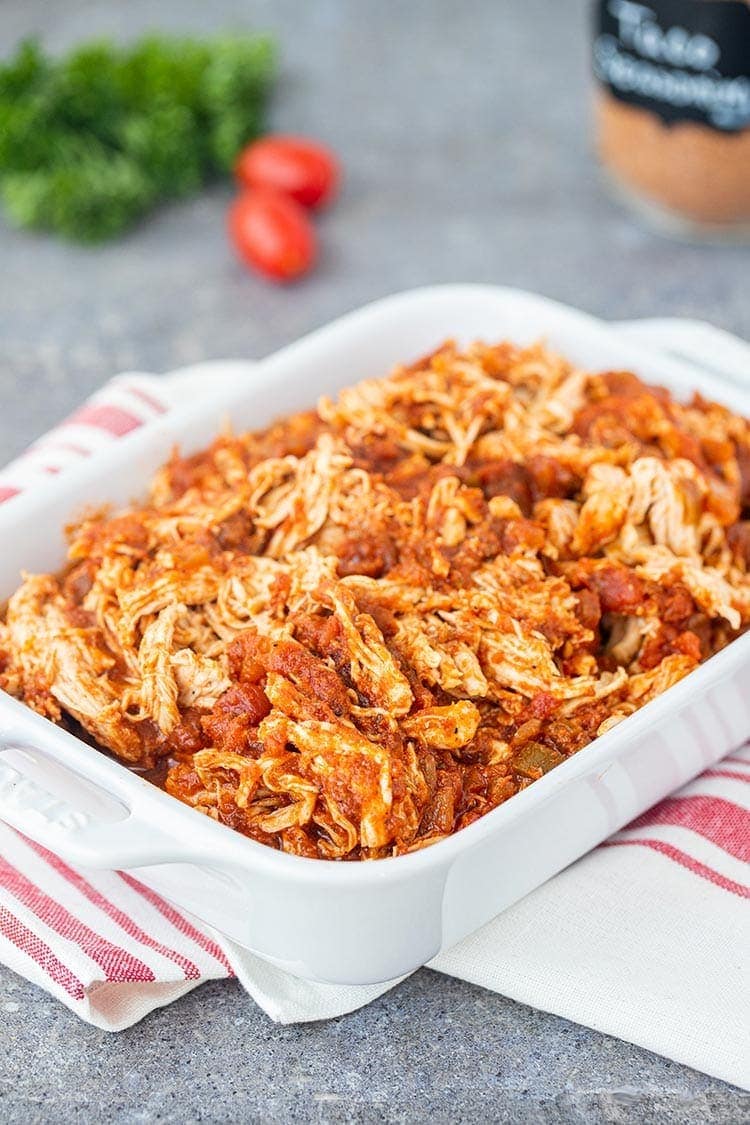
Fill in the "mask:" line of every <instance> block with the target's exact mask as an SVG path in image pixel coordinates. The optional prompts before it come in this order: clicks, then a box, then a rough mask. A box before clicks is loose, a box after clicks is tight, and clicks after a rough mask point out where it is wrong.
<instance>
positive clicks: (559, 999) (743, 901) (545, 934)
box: [0, 321, 750, 1089]
mask: <svg viewBox="0 0 750 1125" xmlns="http://www.w3.org/2000/svg"><path fill="white" fill-rule="evenodd" d="M621 330H622V331H623V332H627V333H628V334H630V335H632V336H638V337H639V338H642V339H648V341H649V342H650V343H651V344H652V346H653V345H654V343H658V344H659V345H660V346H663V347H665V349H668V350H670V351H674V352H678V353H680V354H681V356H682V357H683V358H688V359H689V358H690V356H691V355H695V354H696V348H697V350H698V356H697V358H698V359H699V361H700V362H701V363H704V362H705V361H706V358H707V357H708V359H709V362H710V366H711V367H712V368H714V369H715V370H716V369H719V370H722V371H723V372H724V373H725V374H726V375H727V377H729V378H734V379H735V380H736V379H741V378H742V375H743V367H744V371H746V372H747V373H748V375H750V348H748V347H747V345H744V344H742V342H741V341H738V340H735V339H734V338H732V337H726V335H725V334H718V333H717V334H714V332H713V330H711V329H710V328H708V326H704V325H695V324H689V325H683V324H681V323H680V322H676V321H670V322H663V321H661V322H659V323H658V325H653V324H650V323H649V322H640V323H639V324H633V325H623V326H621ZM698 338H699V343H700V347H702V348H703V351H704V352H705V355H703V354H700V347H699V346H698V344H697V343H696V341H697V340H698ZM246 371H247V366H246V365H240V364H230V365H212V364H208V365H204V366H203V367H202V368H201V369H195V368H193V369H186V371H184V372H177V373H174V374H172V375H171V376H169V377H168V378H165V379H162V380H159V379H157V378H156V377H153V376H146V375H133V374H131V375H127V376H120V377H118V379H117V380H113V382H112V383H110V384H108V385H107V387H105V388H104V389H103V390H102V391H101V392H100V393H99V394H98V395H97V396H95V397H94V399H93V400H90V401H89V402H88V403H87V404H86V405H85V406H84V407H83V408H82V409H81V410H80V411H78V412H77V413H76V414H75V415H74V416H73V417H72V419H70V420H68V422H66V423H64V424H63V425H62V426H61V427H58V428H57V429H56V430H53V431H52V432H51V433H50V434H49V435H47V436H46V437H45V438H44V439H42V440H41V441H40V442H38V443H36V445H35V446H34V447H33V448H32V450H31V451H29V453H28V454H26V455H25V456H24V457H22V458H20V459H19V460H18V461H16V462H14V463H13V465H11V466H9V467H8V469H7V470H5V471H4V472H3V473H0V502H2V500H7V501H9V502H13V503H18V504H21V503H23V495H22V494H23V492H25V491H26V490H28V489H29V488H32V487H43V482H44V479H45V477H46V476H47V475H48V474H49V473H50V472H58V471H64V468H65V466H66V464H68V463H70V462H71V461H75V460H77V459H78V458H79V457H81V456H95V455H96V450H97V448H99V447H100V446H101V445H103V444H105V443H106V442H108V441H111V440H114V439H115V438H126V436H127V433H128V432H130V431H131V430H133V429H135V428H137V427H138V426H140V425H142V424H148V420H149V419H150V418H153V417H154V416H155V415H157V414H159V413H163V412H164V411H165V410H168V409H169V408H170V406H171V405H172V404H173V403H174V402H176V401H178V399H179V398H180V397H181V396H183V395H184V393H185V391H186V388H187V387H188V385H190V387H191V393H192V394H196V393H201V390H202V389H203V388H206V387H207V385H208V384H209V383H212V385H213V387H214V388H215V385H216V383H215V380H216V379H236V378H238V377H242V374H243V372H245V373H246ZM0 857H1V858H0V961H2V962H3V963H4V964H5V965H7V966H9V967H10V968H12V969H14V970H15V971H16V972H18V973H20V974H21V975H22V976H24V977H26V978H27V979H28V980H30V981H33V982H34V983H35V984H37V985H39V986H40V987H42V988H44V989H46V990H47V991H48V992H50V993H52V994H53V995H54V996H56V997H58V999H60V1000H61V1001H62V1002H63V1003H65V1004H66V1005H67V1006H68V1007H69V1008H70V1009H71V1010H72V1011H74V1012H76V1013H77V1014H78V1015H79V1016H80V1017H81V1018H83V1019H85V1020H87V1021H88V1022H90V1023H93V1024H95V1025H96V1026H98V1027H101V1028H104V1029H107V1030H111V1031H117V1030H120V1029H122V1028H124V1027H128V1026H130V1025H131V1024H133V1023H135V1022H136V1021H137V1020H139V1019H141V1018H143V1016H145V1015H147V1014H148V1012H150V1011H152V1010H153V1009H154V1008H157V1007H161V1006H163V1005H164V1004H168V1003H170V1002H171V1001H172V1000H175V999H177V998H178V997H179V996H181V995H183V994H184V993H185V992H187V991H189V990H190V989H192V988H194V987H195V986H196V985H198V984H200V983H201V982H202V981H205V980H213V979H217V978H222V977H227V976H230V975H236V976H237V977H238V979H239V980H240V981H241V983H242V984H243V986H244V987H245V989H246V990H247V992H248V993H249V994H250V995H251V996H252V997H253V998H254V999H255V1001H256V1002H257V1003H258V1004H259V1005H260V1006H261V1007H262V1008H263V1009H264V1011H266V1012H267V1013H268V1015H269V1016H270V1017H271V1018H272V1019H274V1020H276V1021H278V1022H282V1023H294V1022H303V1021H308V1020H318V1019H325V1018H330V1017H333V1016H339V1015H342V1014H344V1013H346V1012H350V1011H352V1010H354V1009H356V1008H359V1007H361V1006H362V1005H364V1004H367V1003H369V1002H370V1001H371V1000H373V999H374V998H375V997H377V996H378V995H380V994H382V993H383V992H384V991H386V990H387V989H389V988H391V987H394V986H396V985H397V984H398V982H391V983H389V984H384V985H379V986H368V987H362V988H355V987H338V986H332V985H321V984H315V983H312V982H309V981H303V980H299V979H297V978H295V977H292V976H289V975H288V974H286V973H284V972H282V971H281V970H279V969H276V968H274V967H272V966H270V965H268V964H267V963H265V962H263V961H262V960H260V959H259V958H257V957H255V956H254V955H253V954H251V953H249V952H248V951H247V950H244V949H242V948H240V947H239V946H237V945H235V944H234V943H232V942H229V941H227V940H226V939H225V938H223V937H221V936H220V935H219V934H216V933H215V932H213V931H211V930H210V929H209V928H208V927H206V926H205V925H203V924H202V923H200V922H198V921H196V920H195V919H192V918H190V917H188V916H186V915H185V914H184V913H183V912H181V911H179V910H177V909H176V908H174V907H173V906H171V905H170V904H169V903H167V902H165V901H164V900H163V899H161V898H160V897H159V896H158V895H156V894H155V893H154V892H153V891H151V890H149V889H148V888H146V887H145V886H143V885H142V884H141V883H139V882H138V880H137V879H136V878H134V877H133V876H132V875H130V874H128V873H125V872H99V871H97V872H91V871H82V870H80V871H79V870H75V869H73V868H71V867H69V866H68V865H67V864H65V863H64V862H63V861H62V860H60V859H59V858H58V857H57V856H54V855H52V854H51V853H50V852H48V851H46V850H45V849H44V848H42V847H40V846H39V845H37V844H34V843H32V842H31V841H29V840H27V839H26V838H24V837H22V836H21V835H19V834H18V833H17V832H15V831H13V830H12V829H11V828H9V827H7V826H5V825H0ZM749 961H750V747H743V748H741V749H739V750H737V751H736V752H735V753H733V754H731V755H730V756H729V757H727V758H725V759H724V760H723V762H721V763H720V764H719V765H718V766H716V767H714V768H713V769H710V770H708V771H706V772H705V773H704V774H703V775H702V776H701V777H700V778H698V779H697V780H695V781H694V782H692V783H691V784H689V785H688V786H686V787H685V788H684V789H682V790H680V791H679V792H678V793H677V794H674V795H673V796H672V797H670V798H668V799H667V800H666V801H663V802H661V804H659V805H657V806H656V807H655V808H654V809H651V810H650V811H649V812H647V813H645V814H644V815H643V816H641V817H639V818H638V819H637V820H636V821H635V822H633V824H631V825H630V826H628V828H626V829H625V830H623V831H622V832H620V833H618V834H617V835H616V836H614V837H612V838H611V839H610V840H609V841H607V842H606V843H605V844H604V845H602V846H601V847H599V848H596V849H595V850H594V851H593V852H591V853H590V854H589V855H587V856H585V857H584V858H583V859H581V860H579V861H578V862H577V863H575V864H573V865H572V866H571V867H569V868H568V869H567V870H566V871H564V872H562V873H561V874H560V875H558V876H557V877H556V878H554V879H552V880H550V881H549V882H548V883H546V884H545V885H544V886H542V887H540V888H539V889H538V890H536V891H534V892H533V893H532V894H530V895H529V896H528V897H527V898H525V899H524V900H523V901H522V902H520V903H518V904H517V905H516V906H514V907H512V908H511V909H510V910H507V911H506V912H505V913H503V914H502V915H501V916H500V917H498V918H496V919H495V920H494V921H492V922H490V923H488V924H487V925H486V926H484V927H483V928H482V929H481V930H478V931H477V932H476V933H475V934H473V935H471V936H470V937H468V938H466V939H465V940H464V941H462V942H461V943H460V944H459V945H457V946H455V947H454V948H453V949H451V950H449V951H448V952H446V953H443V954H441V955H440V956H439V957H438V958H436V959H435V961H433V962H432V963H431V964H430V966H429V967H430V968H431V969H434V970H436V971H438V972H444V973H448V974H450V975H452V976H456V977H460V978H462V979H464V980H467V981H471V982H472V983H474V984H477V985H481V986H483V987H485V988H488V989H491V990H493V991H495V992H499V993H501V994H503V995H504V996H508V997H511V998H513V999H515V1000H519V1001H522V1002H523V1003H526V1004H530V1005H532V1006H534V1007H537V1008H540V1009H542V1010H544V1011H549V1012H554V1013H556V1014H557V1015H560V1016H564V1017H566V1018H567V1019H570V1020H573V1021H576V1022H578V1023H582V1024H586V1025H587V1026H589V1027H593V1028H596V1029H598V1030H600V1031H604V1032H607V1033H609V1034H611V1035H616V1036H619V1037H620V1038H622V1039H626V1040H628V1041H630V1042H633V1043H637V1044H639V1045H640V1046H643V1047H646V1048H648V1049H650V1050H653V1051H656V1052H658V1053H659V1054H662V1055H665V1056H667V1057H669V1058H672V1059H675V1060H676V1061H678V1062H681V1063H685V1064H687V1065H689V1066H693V1067H695V1068H696V1069H698V1070H702V1071H705V1072H706V1073H708V1074H712V1075H714V1076H716V1077H718V1078H723V1079H725V1080H727V1081H729V1082H733V1083H735V1084H736V1085H738V1086H741V1087H744V1088H746V1089H750V963H749Z"/></svg>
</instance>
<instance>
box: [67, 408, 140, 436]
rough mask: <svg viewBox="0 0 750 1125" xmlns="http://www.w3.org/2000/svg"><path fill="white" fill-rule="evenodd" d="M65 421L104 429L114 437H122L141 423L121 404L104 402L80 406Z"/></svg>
mask: <svg viewBox="0 0 750 1125" xmlns="http://www.w3.org/2000/svg"><path fill="white" fill-rule="evenodd" d="M66 421H67V423H68V424H70V423H75V424H76V425H78V426H93V427H94V428H95V429H97V430H106V432H107V433H108V434H112V435H113V436H114V437H123V436H124V435H125V434H129V433H130V432H131V430H137V429H138V427H139V426H141V425H142V424H143V423H142V421H141V419H140V418H138V417H137V416H136V415H135V414H131V413H130V411H129V410H123V409H122V407H121V406H108V405H107V404H106V403H99V404H97V403H92V404H91V405H89V406H82V407H81V409H80V410H77V411H76V412H75V414H71V416H70V417H69V418H68V419H67V420H66Z"/></svg>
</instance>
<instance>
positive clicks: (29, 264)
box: [0, 0, 750, 1123]
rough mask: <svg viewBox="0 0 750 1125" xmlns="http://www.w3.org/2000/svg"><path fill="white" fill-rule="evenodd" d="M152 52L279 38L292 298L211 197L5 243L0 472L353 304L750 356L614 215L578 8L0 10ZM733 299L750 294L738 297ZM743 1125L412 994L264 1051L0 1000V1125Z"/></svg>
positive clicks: (0, 235) (748, 307)
mask: <svg viewBox="0 0 750 1125" xmlns="http://www.w3.org/2000/svg"><path fill="white" fill-rule="evenodd" d="M157 19H158V25H159V26H162V27H169V28H179V29H185V30H210V29H212V28H217V27H224V26H228V25H229V26H232V25H244V24H251V25H255V26H262V27H267V28H271V29H275V30H277V31H278V33H279V36H280V39H281V42H282V47H283V52H284V77H283V81H282V83H281V85H280V87H279V90H278V96H277V98H276V102H275V107H274V116H275V123H276V124H277V125H278V126H279V127H281V128H284V129H288V130H294V131H299V132H310V133H313V134H318V135H320V136H322V137H325V138H328V139H329V140H330V141H331V142H333V144H334V145H335V146H336V147H337V149H338V150H339V152H340V153H341V155H342V158H343V160H344V162H345V165H346V168H347V173H348V176H347V184H346V189H345V191H344V194H343V196H342V198H341V200H340V201H339V203H338V205H337V206H336V207H335V209H334V210H332V211H331V212H330V213H329V214H327V215H325V216H324V217H323V218H322V221H321V224H320V226H321V240H322V248H323V253H322V259H321V263H320V268H319V269H318V270H317V272H316V273H315V274H314V276H312V277H311V278H310V279H309V280H307V281H305V282H304V283H302V284H300V285H298V286H296V287H295V288H291V289H275V288H272V287H270V286H267V285H265V284H264V283H263V282H262V281H259V280H256V279H255V278H253V277H251V276H250V275H248V274H246V273H244V272H243V271H242V270H241V269H240V268H239V267H238V266H237V265H236V264H235V262H234V260H233V258H232V256H231V254H230V253H229V252H228V250H227V247H226V244H225V239H224V230H223V213H224V205H225V202H226V200H227V198H228V197H229V190H228V189H217V190H215V191H214V192H213V193H212V194H209V195H205V196H203V197H201V198H200V199H197V200H195V201H192V202H189V203H186V204H184V205H182V206H179V207H175V208H171V209H168V210H165V211H163V212H162V213H160V214H158V215H156V216H154V217H153V218H152V219H150V220H149V221H148V222H147V223H145V224H144V225H143V226H142V227H141V228H139V229H138V230H137V231H136V232H134V233H133V234H132V235H131V236H130V237H128V238H127V239H126V240H124V241H123V242H121V243H118V244H116V245H113V246H110V247H106V248H104V249H101V250H96V251H84V250H79V249H73V248H71V247H67V246H64V245H61V244H58V243H55V242H52V241H49V240H47V239H45V238H35V237H31V236H29V235H27V234H18V233H15V232H12V231H9V230H7V229H5V228H4V227H2V226H0V258H1V260H2V279H1V280H0V292H1V299H0V402H2V407H3V409H2V411H0V442H1V443H2V444H1V445H0V449H1V450H2V459H3V460H5V459H6V458H8V457H10V456H12V455H13V454H14V453H16V452H17V451H19V450H20V449H21V448H23V446H25V445H26V444H27V443H28V442H29V440H30V439H31V438H33V437H34V436H35V435H37V434H38V433H40V432H42V431H43V430H44V429H45V428H47V427H48V426H49V425H50V424H51V423H52V422H53V421H55V420H56V419H57V418H59V417H60V415H61V414H63V413H64V412H65V411H67V410H69V409H70V408H71V407H72V406H73V405H74V404H75V403H77V402H78V401H79V400H80V399H81V398H82V397H83V396H84V395H85V394H86V393H88V392H89V391H91V390H92V389H93V388H94V387H96V386H97V385H98V384H99V383H100V382H102V381H103V380H104V379H105V378H106V377H107V376H109V375H111V374H112V373H113V372H115V371H116V370H119V369H122V368H124V367H131V368H139V369H141V370H157V371H158V370H162V369H166V368H169V367H173V366H175V365H178V364H181V363H185V362H190V361H192V360H198V359H204V358H210V357H219V356H232V355H234V356H256V355H262V354H264V353H266V352H268V351H270V350H272V349H273V348H275V347H276V346H278V345H279V344H281V343H284V342H286V341H288V340H290V339H292V338H294V337H295V336H297V335H299V334H300V333H302V332H304V331H306V330H307V329H309V328H311V327H313V326H316V325H318V324H321V323H323V322H324V321H326V320H328V319H329V318H330V317H332V316H334V315H336V314H338V313H341V312H344V311H346V310H347V309H350V308H353V307H355V306H356V305H358V304H360V303H362V302H364V301H367V300H369V299H371V298H374V297H378V296H382V295H383V294H385V293H388V292H392V291H395V290H398V289H401V288H404V287H408V286H412V285H418V284H423V283H428V282H435V281H451V280H477V281H496V282H502V283H506V284H513V285H520V286H524V287H526V288H530V289H534V290H537V291H539V292H542V293H545V294H547V295H549V296H553V297H557V298H560V299H562V300H565V301H569V302H571V303H573V304H577V305H579V306H581V307H583V308H586V309H588V310H590V311H592V312H595V313H599V314H601V315H603V316H607V317H613V318H621V317H625V316H647V315H688V316H699V317H704V318H706V319H710V320H712V321H714V322H715V323H718V324H721V325H723V326H725V327H727V328H729V329H731V330H734V331H736V332H740V333H744V334H745V335H750V303H749V302H748V299H747V282H748V277H749V276H750V259H749V256H748V251H747V249H744V250H743V249H740V248H723V249H718V248H709V247H700V246H688V245H680V244H678V243H673V242H670V241H667V240H664V239H661V238H659V237H657V236H654V235H652V234H650V233H648V232H647V231H645V230H643V229H642V228H640V227H639V226H638V225H637V224H635V223H634V222H633V221H632V220H631V219H630V217H629V216H628V215H627V214H625V213H624V212H622V211H621V210H620V209H619V207H618V206H617V205H616V204H615V203H613V202H611V201H610V199H609V198H608V196H607V194H606V193H605V192H604V190H603V188H602V185H601V182H600V177H599V175H598V173H597V171H596V169H595V166H594V164H593V161H592V159H591V155H590V141H589V111H588V97H587V95H588V91H587V75H586V57H585V56H586V28H585V5H584V3H583V2H582V0H575V2H574V0H566V3H565V4H552V3H550V2H549V0H525V2H524V3H523V4H520V3H517V2H511V0H486V2H480V0H467V2H464V3H462V4H458V3H455V2H451V0H424V2H409V0H399V2H397V0H381V2H380V3H377V2H376V0H361V2H354V0H296V2H294V0H274V2H271V0H212V3H210V4H206V3H204V2H203V0H193V2H190V3H188V2H186V0H161V2H160V4H159V5H158V6H155V5H154V4H153V2H152V0H148V2H145V0H128V3H127V4H125V3H122V2H120V0H91V2H84V0H77V2H76V0H64V2H63V0H58V2H57V3H54V4H50V3H48V2H47V0H2V5H1V6H0V27H1V28H2V40H1V41H2V43H3V44H4V45H10V44H12V43H13V42H15V40H16V39H17V38H18V37H19V36H20V35H22V34H26V33H28V32H29V31H33V30H37V31H41V32H42V33H43V34H44V37H45V39H46V41H47V42H48V43H49V45H50V46H52V47H62V46H65V45H67V44H68V43H70V42H73V41H74V40H76V39H77V38H79V37H81V36H85V35H91V34H98V33H115V34H117V35H123V36H128V35H132V34H135V33H136V32H138V31H139V30H141V29H143V28H146V27H150V26H154V25H155V23H156V21H157ZM743 282H744V284H743ZM427 1117H431V1118H432V1119H434V1120H435V1121H474V1120H480V1119H483V1118H484V1119H491V1120H497V1121H512V1122H532V1121H533V1122H537V1121H550V1122H579V1121H581V1122H584V1121H585V1122H599V1121H607V1122H610V1121H611V1122H623V1123H629V1122H640V1121H644V1120H649V1121H659V1122H670V1123H671V1122H701V1123H703V1122H711V1121H727V1122H729V1121H731V1122H739V1121H742V1120H750V1108H749V1103H748V1099H747V1098H746V1097H745V1096H743V1095H741V1094H739V1093H738V1092H737V1091H734V1090H732V1089H730V1088H729V1087H727V1086H725V1085H724V1084H722V1083H721V1082H718V1081H714V1080H712V1079H709V1078H706V1077H704V1076H702V1075H699V1074H696V1073H694V1072H692V1071H689V1070H687V1069H685V1068H683V1067H679V1066H677V1065H675V1064H672V1063H669V1062H667V1061H665V1060H663V1059H660V1058H657V1057H655V1056H653V1055H650V1054H648V1053H647V1052H645V1051H642V1050H639V1049H638V1048H636V1047H632V1046H629V1045H627V1044H623V1043H619V1042H617V1041H615V1040H612V1039H609V1038H607V1037H606V1036H602V1035H599V1034H597V1033H595V1032H591V1031H587V1030H586V1029H583V1028H579V1027H574V1026H572V1025H570V1024H568V1023H566V1022H565V1021H563V1020H559V1019H556V1018H554V1017H552V1016H548V1015H545V1014H543V1013H540V1012H534V1011H531V1010H529V1009H526V1008H523V1007H521V1006H520V1005H516V1004H513V1003H511V1002H509V1001H506V1000H503V999H502V998H500V997H497V996H494V995H491V994H488V993H486V992H483V991H481V990H479V989H476V988H473V987H470V986H468V985H464V984H461V983H459V982H456V981H448V980H446V979H444V978H442V977H438V976H436V975H434V974H432V973H429V972H426V971H424V972H422V973H419V974H417V975H416V976H415V977H414V978H412V979H411V980H409V981H408V982H407V983H406V984H404V985H403V986H402V987H401V988H400V989H398V990H397V991H396V992H393V993H391V994H389V995H387V996H385V997H384V998H382V999H381V1000H379V1001H378V1002H377V1003H375V1004H373V1005H371V1007H370V1008H368V1009H366V1010H365V1011H362V1012H359V1013H356V1014H354V1015H352V1016H349V1017H346V1018H345V1019H342V1020H339V1021H334V1022H331V1023H329V1024H323V1025H313V1026H310V1027H303V1028H279V1027H275V1026H273V1025H272V1024H271V1023H270V1022H269V1021H268V1020H267V1019H266V1018H265V1017H264V1016H263V1015H262V1013H260V1012H259V1011H258V1009H257V1008H255V1006H254V1005H253V1003H252V1001H250V1000H248V999H247V998H246V997H245V996H244V995H243V994H242V993H241V991H240V989H239V988H238V986H236V985H235V984H229V983H227V984H214V985H209V986H206V987H204V988H202V989H200V990H198V991H196V992H194V993H192V994H191V995H189V996H188V997H186V998H185V999H183V1000H182V1001H181V1002H179V1003H177V1004H174V1005H173V1006H172V1007H170V1008H169V1009H166V1010H163V1011H160V1012H157V1013H156V1014H154V1015H153V1016H151V1017H150V1018H149V1019H148V1020H146V1021H145V1022H144V1023H143V1024H141V1025H140V1026H138V1027H136V1028H134V1029H132V1030H130V1031H128V1032H125V1033H123V1034H121V1035H118V1036H107V1035H105V1034H103V1033H101V1032H98V1031H96V1030H94V1029H91V1028H88V1027H86V1026H84V1025H82V1024H80V1023H79V1022H78V1021H77V1020H76V1019H75V1018H74V1017H73V1016H72V1015H70V1014H69V1013H68V1012H67V1011H66V1010H65V1009H63V1008H62V1007H61V1006H59V1005H58V1004H56V1003H55V1002H53V1001H51V1000H49V999H48V998H47V997H46V996H45V995H43V994H42V993H40V992H37V991H36V990H35V989H34V988H32V987H31V986H29V985H27V984H25V983H24V982H23V981H21V980H19V979H18V978H16V977H15V976H13V975H12V974H10V973H7V972H5V973H2V974H1V975H0V1119H2V1120H3V1121H8V1122H11V1121H13V1122H24V1123H25V1122H29V1121H63V1120H71V1119H75V1120H81V1121H109V1120H118V1121H127V1122H131V1121H132V1122H136V1121H152V1120H160V1119H161V1120H167V1121H188V1120H189V1121H193V1120H195V1121H239V1120H252V1121H255V1120H263V1121H276V1120H279V1121H281V1120H284V1121H290V1120H291V1121H306V1120H314V1121H317V1120H320V1121H339V1120H352V1119H353V1120H368V1121H369V1120H387V1121H391V1120H399V1121H401V1120H404V1121H419V1120H423V1119H426V1118H427Z"/></svg>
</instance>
